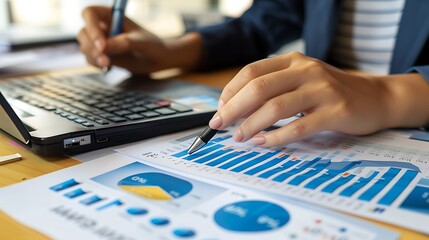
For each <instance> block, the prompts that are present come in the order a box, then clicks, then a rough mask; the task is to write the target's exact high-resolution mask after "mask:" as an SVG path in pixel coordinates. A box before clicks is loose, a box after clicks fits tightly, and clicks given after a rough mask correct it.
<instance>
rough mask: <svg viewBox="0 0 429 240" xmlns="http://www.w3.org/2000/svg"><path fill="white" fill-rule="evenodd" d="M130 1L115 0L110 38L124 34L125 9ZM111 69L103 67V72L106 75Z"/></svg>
mask: <svg viewBox="0 0 429 240" xmlns="http://www.w3.org/2000/svg"><path fill="white" fill-rule="evenodd" d="M127 2H128V0H115V2H114V3H113V7H112V23H111V25H110V32H109V37H113V36H116V35H118V34H120V33H121V32H122V25H123V20H124V16H125V7H126V6H127ZM108 70H109V67H107V66H105V67H103V69H102V71H103V72H104V73H106V72H107V71H108Z"/></svg>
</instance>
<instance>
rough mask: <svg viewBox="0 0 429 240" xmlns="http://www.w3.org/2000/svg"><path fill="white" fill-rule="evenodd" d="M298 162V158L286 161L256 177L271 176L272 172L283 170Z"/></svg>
mask: <svg viewBox="0 0 429 240" xmlns="http://www.w3.org/2000/svg"><path fill="white" fill-rule="evenodd" d="M300 162H301V161H299V160H291V161H287V162H286V163H285V164H283V165H282V166H281V167H277V168H274V169H272V170H270V171H267V172H264V173H263V174H261V175H259V176H258V177H260V178H269V177H271V176H273V175H274V174H276V173H278V172H281V171H283V170H286V169H288V168H290V167H293V166H295V165H296V164H298V163H300Z"/></svg>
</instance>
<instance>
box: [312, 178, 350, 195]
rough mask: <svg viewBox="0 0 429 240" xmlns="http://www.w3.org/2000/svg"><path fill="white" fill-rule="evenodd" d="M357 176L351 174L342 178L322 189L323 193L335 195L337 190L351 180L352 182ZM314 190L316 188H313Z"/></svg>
mask: <svg viewBox="0 0 429 240" xmlns="http://www.w3.org/2000/svg"><path fill="white" fill-rule="evenodd" d="M355 176H356V175H353V174H350V175H348V176H347V177H344V176H340V177H339V178H338V179H337V180H335V181H333V182H332V183H330V184H329V185H328V186H326V187H324V188H323V189H322V192H325V193H333V192H335V190H337V189H338V188H339V187H341V186H343V185H344V184H346V183H348V182H349V181H350V180H352V179H353V178H354V177H355ZM312 189H314V188H312Z"/></svg>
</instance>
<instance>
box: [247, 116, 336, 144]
mask: <svg viewBox="0 0 429 240" xmlns="http://www.w3.org/2000/svg"><path fill="white" fill-rule="evenodd" d="M329 121H330V117H329V116H327V114H325V113H324V111H315V112H312V113H310V114H308V115H305V116H303V117H301V118H298V119H296V120H294V121H292V122H290V123H289V124H287V125H285V126H283V127H281V128H279V129H276V130H272V131H269V132H265V133H261V134H258V135H256V136H255V137H253V138H252V143H253V144H255V145H259V146H264V147H274V146H280V145H284V144H288V143H291V142H295V141H297V140H300V139H303V138H306V137H309V136H311V135H314V134H316V133H318V132H321V131H325V130H328V126H329Z"/></svg>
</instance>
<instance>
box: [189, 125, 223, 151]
mask: <svg viewBox="0 0 429 240" xmlns="http://www.w3.org/2000/svg"><path fill="white" fill-rule="evenodd" d="M217 132H218V130H215V129H211V128H210V127H206V129H204V131H202V132H201V133H200V135H199V136H198V137H197V138H195V140H194V143H192V145H191V147H190V148H189V149H188V154H192V153H194V152H196V151H198V150H199V149H201V148H202V147H204V146H205V145H206V144H207V143H208V142H209V141H210V139H212V137H213V136H214V135H216V133H217Z"/></svg>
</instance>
